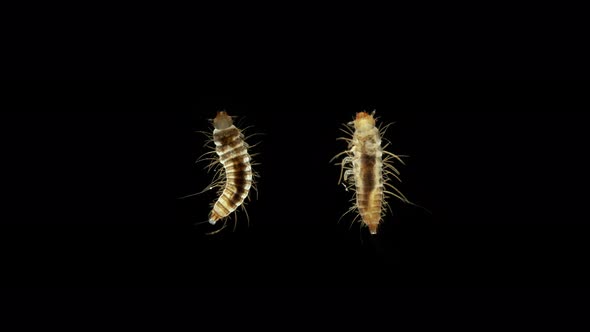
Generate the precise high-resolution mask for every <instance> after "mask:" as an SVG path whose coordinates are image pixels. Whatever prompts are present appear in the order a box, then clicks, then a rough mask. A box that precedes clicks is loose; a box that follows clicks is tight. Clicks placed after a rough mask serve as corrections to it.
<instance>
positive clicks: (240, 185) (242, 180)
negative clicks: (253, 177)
mask: <svg viewBox="0 0 590 332" xmlns="http://www.w3.org/2000/svg"><path fill="white" fill-rule="evenodd" d="M230 162H231V164H232V165H233V169H234V170H235V171H234V173H233V174H232V176H233V179H232V182H233V184H234V185H235V188H236V190H235V191H234V192H233V195H232V197H231V202H232V203H234V204H235V205H238V204H239V203H240V202H241V201H242V194H244V193H245V192H246V181H247V180H246V174H247V172H246V167H248V164H247V163H244V161H243V159H242V157H241V156H239V157H236V158H233V159H232V160H230Z"/></svg>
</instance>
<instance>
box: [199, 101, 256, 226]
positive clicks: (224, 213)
mask: <svg viewBox="0 0 590 332" xmlns="http://www.w3.org/2000/svg"><path fill="white" fill-rule="evenodd" d="M213 127H214V129H213V134H212V135H211V134H207V133H206V134H207V135H208V136H209V137H210V139H209V141H208V142H209V143H213V144H214V150H213V151H210V152H207V153H205V154H203V155H202V156H201V158H199V160H209V161H210V164H209V166H207V170H209V171H210V170H211V169H213V170H215V176H214V179H213V182H212V183H211V185H210V186H208V187H207V188H206V189H205V190H204V191H206V190H210V189H213V188H219V191H218V197H217V199H216V200H215V201H214V202H213V203H212V207H211V211H210V213H209V220H208V221H209V223H210V224H212V225H215V224H216V223H217V222H218V221H220V220H222V221H224V224H223V227H221V228H220V229H219V230H217V231H215V232H212V233H217V232H219V231H221V230H222V229H223V228H225V226H226V223H227V218H228V217H229V216H230V214H231V213H232V212H236V210H237V209H238V208H239V207H241V208H242V209H243V210H244V213H245V214H246V217H247V219H248V222H249V217H248V213H247V211H246V208H245V200H246V198H247V197H248V196H249V194H250V190H251V189H254V190H256V185H255V181H254V180H255V178H256V177H258V174H257V173H256V172H254V171H253V170H252V165H255V163H253V162H252V159H251V155H250V154H249V152H248V149H249V148H250V146H249V145H248V143H246V141H245V138H244V134H243V133H242V131H241V130H240V129H238V128H237V127H236V126H235V125H234V124H233V119H232V117H231V116H229V115H228V114H227V113H226V112H225V111H220V112H217V116H216V117H215V118H214V119H213ZM211 154H216V156H214V157H207V158H203V157H205V156H209V155H211ZM193 195H196V194H193ZM189 196H192V195H189ZM236 224H237V222H236Z"/></svg>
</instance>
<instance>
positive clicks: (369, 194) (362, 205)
mask: <svg viewBox="0 0 590 332" xmlns="http://www.w3.org/2000/svg"><path fill="white" fill-rule="evenodd" d="M351 151H352V153H353V159H352V167H353V175H354V183H355V186H356V204H357V208H358V211H359V214H360V215H361V218H362V220H363V222H364V223H365V224H366V225H367V226H368V227H369V231H370V232H371V234H376V233H377V227H378V226H379V223H380V221H381V215H382V208H383V176H382V167H383V165H382V160H381V158H382V155H383V153H382V150H381V139H380V137H379V130H378V129H377V128H376V127H374V126H373V127H372V128H367V129H366V130H364V128H362V129H357V130H356V132H355V133H354V136H353V139H352V146H351Z"/></svg>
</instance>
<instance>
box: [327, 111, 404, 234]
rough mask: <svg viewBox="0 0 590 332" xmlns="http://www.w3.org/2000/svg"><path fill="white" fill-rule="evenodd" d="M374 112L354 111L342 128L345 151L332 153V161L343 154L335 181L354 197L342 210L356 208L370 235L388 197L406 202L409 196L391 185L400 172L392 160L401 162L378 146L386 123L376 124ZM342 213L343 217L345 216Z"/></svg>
mask: <svg viewBox="0 0 590 332" xmlns="http://www.w3.org/2000/svg"><path fill="white" fill-rule="evenodd" d="M374 114H375V112H374V111H373V113H372V114H368V113H366V112H360V113H357V114H356V118H355V120H354V121H351V122H349V123H348V124H346V126H345V127H344V129H342V130H343V131H344V132H345V133H347V134H348V137H341V138H339V139H341V140H344V141H346V142H348V150H346V151H344V152H341V153H339V154H337V155H336V156H334V158H332V160H334V159H336V158H338V157H340V156H342V155H346V156H345V157H344V158H343V159H342V161H341V162H340V163H338V164H339V165H341V169H340V178H339V180H338V184H340V183H342V180H344V182H345V183H346V184H345V188H346V190H352V191H353V192H354V193H355V197H353V198H352V201H353V205H352V207H351V208H350V209H349V210H348V211H346V212H345V213H344V215H346V214H347V213H349V212H352V211H356V212H357V213H358V214H357V216H356V217H355V218H354V220H356V219H357V218H358V217H359V216H360V218H361V219H362V222H363V224H364V225H365V226H367V227H368V228H369V232H370V233H371V234H377V228H378V227H379V224H380V223H381V220H382V218H383V216H384V215H385V208H388V209H389V210H390V211H391V208H390V207H389V203H388V201H387V199H388V196H389V195H391V196H394V197H397V198H398V199H400V200H401V201H403V202H405V203H410V202H409V201H408V199H407V198H406V197H405V196H404V195H403V194H402V193H401V192H400V191H399V190H398V189H397V188H395V186H393V185H392V184H391V178H395V179H396V180H398V181H400V182H401V180H400V179H399V171H398V170H397V169H396V168H395V166H393V162H394V161H399V162H400V163H402V164H404V162H403V161H402V160H401V158H400V156H398V155H396V154H393V153H391V152H388V151H387V150H385V149H386V148H387V146H389V144H390V143H389V142H388V143H387V144H386V145H385V146H383V147H382V146H381V142H382V140H385V139H383V138H382V136H383V134H384V133H385V131H386V130H387V127H388V126H389V125H387V126H384V127H381V128H379V127H377V126H375V118H374V117H373V116H374ZM344 215H343V216H344Z"/></svg>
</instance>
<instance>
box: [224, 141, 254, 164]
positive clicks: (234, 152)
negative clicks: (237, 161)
mask: <svg viewBox="0 0 590 332" xmlns="http://www.w3.org/2000/svg"><path fill="white" fill-rule="evenodd" d="M247 152H248V150H247V149H246V147H245V146H244V145H243V144H241V145H236V146H235V147H233V148H226V149H223V152H222V153H221V154H220V155H219V159H220V160H221V161H222V162H223V161H226V159H229V158H232V157H238V156H242V155H245V154H246V153H247Z"/></svg>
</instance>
